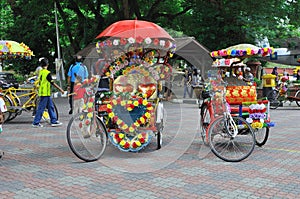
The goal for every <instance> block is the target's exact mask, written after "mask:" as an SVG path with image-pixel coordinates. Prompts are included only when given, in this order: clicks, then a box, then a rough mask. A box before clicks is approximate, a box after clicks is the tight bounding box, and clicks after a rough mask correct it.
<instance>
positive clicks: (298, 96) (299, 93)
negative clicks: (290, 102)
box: [295, 90, 300, 106]
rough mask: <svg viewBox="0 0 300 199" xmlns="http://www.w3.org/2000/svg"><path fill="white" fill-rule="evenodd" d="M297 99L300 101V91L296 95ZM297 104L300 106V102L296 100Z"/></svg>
mask: <svg viewBox="0 0 300 199" xmlns="http://www.w3.org/2000/svg"><path fill="white" fill-rule="evenodd" d="M295 97H296V98H298V99H300V90H298V91H297V92H296V93H295ZM296 104H297V105H298V106H300V101H298V100H296Z"/></svg>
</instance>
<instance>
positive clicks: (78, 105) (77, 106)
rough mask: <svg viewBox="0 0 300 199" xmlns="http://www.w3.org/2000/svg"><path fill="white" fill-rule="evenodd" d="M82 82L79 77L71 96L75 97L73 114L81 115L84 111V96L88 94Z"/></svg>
mask: <svg viewBox="0 0 300 199" xmlns="http://www.w3.org/2000/svg"><path fill="white" fill-rule="evenodd" d="M81 81H82V78H81V76H79V75H77V76H76V79H75V85H74V92H73V93H71V94H70V95H74V96H73V99H74V105H73V110H74V111H73V113H80V112H82V109H83V105H84V94H85V93H86V89H85V88H83V87H82V84H81Z"/></svg>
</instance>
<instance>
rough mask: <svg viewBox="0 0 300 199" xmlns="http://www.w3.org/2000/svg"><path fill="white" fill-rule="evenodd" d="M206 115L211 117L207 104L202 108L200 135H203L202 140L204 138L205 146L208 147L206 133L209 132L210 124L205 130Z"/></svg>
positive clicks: (203, 104)
mask: <svg viewBox="0 0 300 199" xmlns="http://www.w3.org/2000/svg"><path fill="white" fill-rule="evenodd" d="M205 114H208V115H209V111H208V105H207V104H205V103H202V105H201V108H200V134H201V138H202V141H203V143H204V145H207V146H208V141H207V138H206V131H207V128H208V126H209V124H208V126H207V128H205V127H204V126H203V124H204V118H205ZM209 116H210V115H209ZM210 122H211V121H210ZM210 122H209V123H210Z"/></svg>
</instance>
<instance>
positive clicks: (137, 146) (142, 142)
mask: <svg viewBox="0 0 300 199" xmlns="http://www.w3.org/2000/svg"><path fill="white" fill-rule="evenodd" d="M109 138H110V140H111V142H112V143H113V144H114V145H115V146H117V147H118V148H119V149H120V150H122V151H139V150H141V149H142V148H144V147H145V146H147V145H148V144H149V143H150V141H151V138H152V137H151V136H150V134H149V133H148V132H147V131H145V132H141V133H138V134H137V135H136V136H134V137H132V138H129V137H127V136H126V134H125V133H122V132H120V133H117V132H110V134H109Z"/></svg>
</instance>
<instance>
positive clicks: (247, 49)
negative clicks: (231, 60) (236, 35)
mask: <svg viewBox="0 0 300 199" xmlns="http://www.w3.org/2000/svg"><path fill="white" fill-rule="evenodd" d="M273 53H274V48H272V47H270V48H269V47H264V48H260V47H257V46H254V45H251V44H239V45H236V46H233V47H229V48H227V49H222V50H216V51H212V52H211V53H210V56H211V57H215V58H217V57H249V56H262V57H265V56H267V55H270V54H273Z"/></svg>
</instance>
